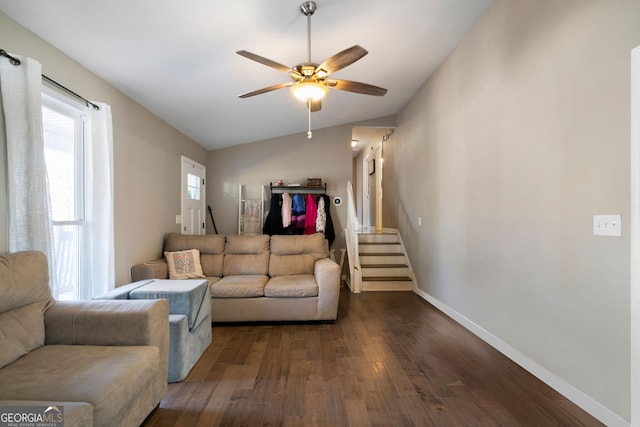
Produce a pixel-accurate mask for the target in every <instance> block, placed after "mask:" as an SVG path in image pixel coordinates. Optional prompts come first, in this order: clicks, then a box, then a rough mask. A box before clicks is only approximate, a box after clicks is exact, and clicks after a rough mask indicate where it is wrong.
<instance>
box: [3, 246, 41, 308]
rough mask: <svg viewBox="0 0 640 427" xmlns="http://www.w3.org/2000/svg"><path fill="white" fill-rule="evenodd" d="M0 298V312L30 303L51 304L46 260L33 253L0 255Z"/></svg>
mask: <svg viewBox="0 0 640 427" xmlns="http://www.w3.org/2000/svg"><path fill="white" fill-rule="evenodd" d="M0 295H2V298H0V313H4V312H5V311H8V310H11V309H12V308H17V307H22V306H25V305H28V304H31V303H34V302H41V301H43V302H45V303H46V306H45V309H46V308H48V307H50V306H51V305H53V303H54V300H53V298H52V297H51V291H50V290H49V270H48V266H47V257H46V256H45V255H44V254H43V253H42V252H37V251H24V252H16V253H13V254H8V255H0Z"/></svg>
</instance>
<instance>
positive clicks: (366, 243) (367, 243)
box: [358, 242, 400, 245]
mask: <svg viewBox="0 0 640 427" xmlns="http://www.w3.org/2000/svg"><path fill="white" fill-rule="evenodd" d="M358 244H359V245H399V244H400V242H358Z"/></svg>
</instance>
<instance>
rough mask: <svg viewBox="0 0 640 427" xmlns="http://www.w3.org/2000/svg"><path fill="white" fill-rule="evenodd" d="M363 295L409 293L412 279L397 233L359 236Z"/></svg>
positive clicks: (388, 231) (389, 231)
mask: <svg viewBox="0 0 640 427" xmlns="http://www.w3.org/2000/svg"><path fill="white" fill-rule="evenodd" d="M358 254H359V260H360V271H361V275H362V287H361V290H362V291H410V290H412V289H413V287H414V286H415V279H414V275H413V271H412V270H411V266H410V264H409V259H408V258H407V255H406V252H405V249H404V244H403V243H402V238H401V237H400V235H399V234H398V231H397V230H391V229H389V230H384V231H382V232H360V233H358Z"/></svg>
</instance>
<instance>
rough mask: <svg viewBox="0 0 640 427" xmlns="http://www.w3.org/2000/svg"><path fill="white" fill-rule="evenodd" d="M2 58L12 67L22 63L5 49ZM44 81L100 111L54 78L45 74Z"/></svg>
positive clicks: (0, 50)
mask: <svg viewBox="0 0 640 427" xmlns="http://www.w3.org/2000/svg"><path fill="white" fill-rule="evenodd" d="M0 56H4V57H5V58H7V59H8V60H9V62H10V63H11V65H16V66H18V65H20V64H21V62H20V60H19V59H18V58H14V57H13V56H11V55H9V54H8V53H7V51H6V50H4V49H0ZM42 79H43V80H45V81H46V82H47V83H50V84H52V85H54V86H55V87H57V88H59V89H62V90H63V91H65V92H67V93H68V94H71V95H73V96H75V97H76V98H78V99H81V100H83V101H84V102H85V104H86V106H87V107H88V106H89V105H91V106H92V107H93V108H95V109H96V110H100V107H99V106H98V105H96V104H94V103H93V102H91V101H89V100H88V99H87V98H85V97H83V96H81V95H78V94H77V93H75V92H74V91H72V90H71V89H69V88H68V87H65V86H63V85H61V84H60V83H58V82H57V81H55V80H53V79H52V78H50V77H48V76H45V75H44V74H43V75H42Z"/></svg>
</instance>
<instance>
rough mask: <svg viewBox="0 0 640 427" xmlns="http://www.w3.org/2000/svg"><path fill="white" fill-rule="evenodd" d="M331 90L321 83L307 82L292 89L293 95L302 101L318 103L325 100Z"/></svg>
mask: <svg viewBox="0 0 640 427" xmlns="http://www.w3.org/2000/svg"><path fill="white" fill-rule="evenodd" d="M328 92H329V88H328V87H326V86H325V85H323V84H320V83H313V82H306V83H299V84H297V85H295V86H292V87H291V93H293V94H294V95H295V97H296V98H298V99H300V100H301V101H309V100H312V101H317V100H319V99H322V98H324V96H325V95H326V94H327V93H328Z"/></svg>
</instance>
